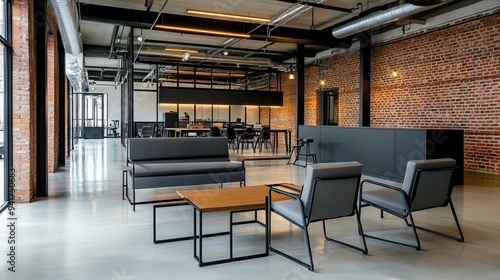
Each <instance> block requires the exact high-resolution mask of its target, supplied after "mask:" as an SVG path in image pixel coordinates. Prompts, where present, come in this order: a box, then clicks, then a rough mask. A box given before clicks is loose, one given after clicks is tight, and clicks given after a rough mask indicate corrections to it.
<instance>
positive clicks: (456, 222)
mask: <svg viewBox="0 0 500 280" xmlns="http://www.w3.org/2000/svg"><path fill="white" fill-rule="evenodd" d="M450 209H451V213H452V214H453V219H454V220H455V224H456V226H457V230H458V234H459V235H460V236H459V237H458V236H454V235H451V234H446V233H442V232H439V231H435V230H432V229H428V228H424V227H421V226H417V225H415V228H418V229H421V230H424V231H427V232H430V233H434V234H437V235H440V236H443V237H446V238H450V239H453V240H456V241H458V242H464V235H463V233H462V228H461V227H460V223H459V222H458V217H457V213H456V212H455V207H454V206H453V202H452V201H451V200H450ZM405 221H406V220H405ZM406 225H407V226H412V225H411V224H409V223H408V221H406Z"/></svg>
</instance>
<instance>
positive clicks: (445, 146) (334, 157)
mask: <svg viewBox="0 0 500 280" xmlns="http://www.w3.org/2000/svg"><path fill="white" fill-rule="evenodd" d="M298 135H299V138H312V139H314V142H313V143H312V144H311V152H313V153H316V155H317V158H318V162H334V161H351V160H356V161H359V162H360V163H362V164H363V173H364V174H366V175H370V176H375V177H379V178H384V179H388V180H395V181H402V180H403V177H404V174H405V171H406V163H407V162H408V160H416V159H433V158H443V157H450V158H453V159H455V160H456V161H457V166H458V167H459V170H457V171H456V172H455V174H454V178H453V184H454V185H462V184H463V167H464V132H463V130H448V129H406V128H375V127H338V126H299V133H298Z"/></svg>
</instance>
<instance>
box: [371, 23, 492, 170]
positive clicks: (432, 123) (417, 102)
mask: <svg viewBox="0 0 500 280" xmlns="http://www.w3.org/2000/svg"><path fill="white" fill-rule="evenodd" d="M499 29H500V14H496V15H492V16H488V17H486V18H479V19H470V20H469V21H464V22H461V23H458V24H457V25H454V26H452V27H449V28H446V29H442V30H436V31H433V32H429V33H426V34H421V35H418V36H415V37H410V38H407V39H405V40H402V41H398V42H394V43H390V44H386V45H380V46H378V47H375V48H373V51H372V79H371V80H372V101H371V103H372V106H371V108H372V109H371V124H372V126H378V127H417V128H436V127H437V128H451V129H463V130H464V131H465V143H464V149H465V154H464V159H465V168H466V169H469V170H477V171H486V172H494V173H500V141H499V140H500V121H499V118H500V33H499V32H498V30H499ZM394 69H395V70H397V72H398V76H397V77H396V78H394V77H392V76H391V72H392V71H393V70H394Z"/></svg>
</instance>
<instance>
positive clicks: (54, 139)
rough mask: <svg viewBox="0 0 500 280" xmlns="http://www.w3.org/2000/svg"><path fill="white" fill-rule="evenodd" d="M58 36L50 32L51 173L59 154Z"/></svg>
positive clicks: (49, 163)
mask: <svg viewBox="0 0 500 280" xmlns="http://www.w3.org/2000/svg"><path fill="white" fill-rule="evenodd" d="M51 29H53V27H51ZM52 33H54V32H52ZM56 36H57V35H56V34H49V36H48V39H47V129H48V130H47V136H48V142H47V144H48V172H49V173H54V172H55V171H56V169H57V167H58V156H59V113H60V112H59V110H58V109H59V95H58V93H59V79H58V76H59V75H58V74H59V72H58V65H59V62H58V56H57V44H56V38H57V37H56ZM63 113H64V112H63Z"/></svg>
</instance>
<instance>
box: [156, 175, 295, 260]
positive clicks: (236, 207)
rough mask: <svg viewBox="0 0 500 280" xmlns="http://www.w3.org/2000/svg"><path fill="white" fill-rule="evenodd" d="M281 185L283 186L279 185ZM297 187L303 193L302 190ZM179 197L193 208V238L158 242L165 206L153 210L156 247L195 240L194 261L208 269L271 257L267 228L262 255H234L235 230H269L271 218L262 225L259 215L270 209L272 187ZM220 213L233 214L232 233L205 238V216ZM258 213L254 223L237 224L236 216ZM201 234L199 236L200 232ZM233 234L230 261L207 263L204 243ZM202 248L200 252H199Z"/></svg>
mask: <svg viewBox="0 0 500 280" xmlns="http://www.w3.org/2000/svg"><path fill="white" fill-rule="evenodd" d="M278 185H279V184H278ZM287 185H289V186H293V187H295V188H297V189H298V191H300V187H299V186H295V185H290V184H287ZM177 194H178V195H179V196H180V197H182V198H183V199H184V200H185V201H186V202H187V203H188V204H189V205H191V206H192V207H193V210H194V211H193V219H194V221H193V223H194V227H193V236H190V237H180V238H173V239H165V240H156V208H158V207H162V205H155V206H153V215H154V220H153V224H154V229H153V230H154V231H155V233H154V235H155V240H154V241H155V243H162V242H171V241H180V240H187V239H193V244H194V250H193V252H194V258H195V259H196V260H197V261H198V265H199V266H200V267H201V266H206V265H213V264H220V263H227V262H233V261H239V260H247V259H253V258H259V257H265V256H268V255H269V248H268V240H269V239H268V235H267V234H268V233H267V228H266V242H265V248H264V251H263V252H262V253H257V254H251V255H245V256H240V257H234V255H233V226H236V225H241V224H248V223H258V224H261V225H263V226H264V227H266V225H267V215H266V219H265V222H261V221H259V220H258V219H257V211H258V210H265V209H266V205H267V203H268V202H267V197H268V195H269V186H268V185H262V186H253V187H240V188H223V189H202V190H178V191H177ZM285 199H289V198H288V197H286V196H283V195H276V196H275V195H273V201H280V200H285ZM218 211H228V212H230V215H229V216H230V218H229V220H230V221H229V231H225V232H217V233H211V234H203V214H205V213H209V212H218ZM248 211H254V218H253V219H252V220H246V221H238V222H234V221H233V214H234V213H239V212H248ZM198 217H199V218H198ZM198 231H199V232H198ZM227 234H229V258H225V259H220V260H215V261H207V262H205V261H203V257H202V255H203V239H204V238H206V237H213V236H220V235H227ZM198 246H199V250H197V248H198Z"/></svg>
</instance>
